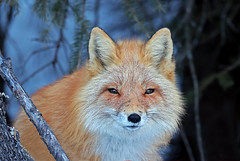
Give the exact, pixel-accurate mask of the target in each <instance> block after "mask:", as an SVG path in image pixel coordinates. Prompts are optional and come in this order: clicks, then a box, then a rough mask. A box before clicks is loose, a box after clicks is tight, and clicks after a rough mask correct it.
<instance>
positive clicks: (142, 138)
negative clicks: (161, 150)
mask: <svg viewBox="0 0 240 161" xmlns="http://www.w3.org/2000/svg"><path fill="white" fill-rule="evenodd" d="M154 138H155V137H154V136H153V135H151V131H148V132H146V131H145V132H144V134H141V133H135V132H134V133H132V132H126V133H125V132H124V133H120V134H119V135H118V137H115V136H111V135H108V134H107V135H102V136H101V137H99V139H98V140H99V142H98V143H97V149H96V153H97V154H98V155H100V156H101V158H102V160H103V161H125V160H131V161H139V160H149V159H148V158H147V157H146V154H152V153H156V152H155V151H154V152H153V151H151V150H152V145H153V144H154V140H155V139H154Z"/></svg>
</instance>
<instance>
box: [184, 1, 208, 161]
mask: <svg viewBox="0 0 240 161" xmlns="http://www.w3.org/2000/svg"><path fill="white" fill-rule="evenodd" d="M186 4H187V5H186V17H185V18H186V26H185V30H184V32H185V39H186V44H185V47H186V55H187V59H188V63H189V68H190V72H191V76H192V80H193V89H194V114H195V117H194V118H195V126H196V137H197V145H198V150H199V155H200V160H201V161H205V160H206V159H205V155H204V150H203V143H202V130H201V122H200V114H199V88H198V85H199V84H198V78H197V73H196V69H195V65H194V62H193V56H192V52H191V50H192V47H193V46H192V45H191V43H192V42H191V38H190V33H191V32H190V23H191V19H190V18H191V15H192V10H193V4H194V0H188V2H187V3H186Z"/></svg>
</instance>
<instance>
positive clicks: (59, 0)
mask: <svg viewBox="0 0 240 161" xmlns="http://www.w3.org/2000/svg"><path fill="white" fill-rule="evenodd" d="M85 3H86V1H85V0H81V1H77V0H75V1H69V0H54V1H51V0H36V1H35V3H34V11H35V12H36V13H37V14H38V16H39V17H40V18H42V20H43V21H44V22H45V23H46V27H45V28H44V30H43V31H42V34H41V36H40V38H39V39H40V41H42V42H48V41H47V39H48V38H49V33H50V32H51V30H52V28H59V29H60V32H63V31H64V29H65V21H66V19H67V18H68V17H70V16H72V17H73V18H74V20H75V34H74V42H73V43H72V44H71V53H72V54H71V60H70V63H69V64H70V65H69V68H70V70H69V71H70V72H72V71H74V70H75V69H76V68H78V67H79V66H80V65H81V64H82V63H83V57H84V55H85V57H86V55H87V51H86V50H87V44H88V39H89V31H90V29H89V26H90V25H89V21H88V20H87V19H86V18H85V12H86V10H85V5H86V4H85ZM61 34H62V35H63V33H60V37H61ZM60 40H61V41H64V37H63V38H61V39H60ZM82 53H84V54H82Z"/></svg>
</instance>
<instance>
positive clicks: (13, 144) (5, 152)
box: [0, 93, 33, 161]
mask: <svg viewBox="0 0 240 161" xmlns="http://www.w3.org/2000/svg"><path fill="white" fill-rule="evenodd" d="M5 98H7V97H6V96H5V94H4V93H0V142H1V144H0V154H1V155H0V160H28V161H33V158H32V157H31V156H30V155H29V154H28V152H27V151H26V150H25V149H24V148H23V147H22V145H21V143H20V141H19V138H18V132H16V136H15V135H14V129H13V128H11V127H9V126H8V125H7V122H6V104H5V101H4V100H5Z"/></svg>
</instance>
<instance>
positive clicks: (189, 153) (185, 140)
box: [180, 128, 195, 161]
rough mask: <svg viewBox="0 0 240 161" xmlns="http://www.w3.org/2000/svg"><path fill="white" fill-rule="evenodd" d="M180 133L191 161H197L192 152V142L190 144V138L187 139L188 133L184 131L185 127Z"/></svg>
mask: <svg viewBox="0 0 240 161" xmlns="http://www.w3.org/2000/svg"><path fill="white" fill-rule="evenodd" d="M180 133H181V138H182V140H183V143H184V145H185V148H186V150H187V153H188V156H189V159H190V160H191V161H195V158H194V156H193V153H192V148H191V146H190V144H189V141H188V139H187V136H186V133H185V131H184V129H183V128H181V130H180Z"/></svg>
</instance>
